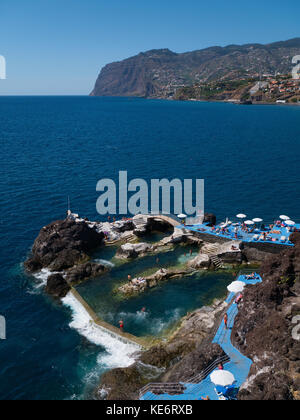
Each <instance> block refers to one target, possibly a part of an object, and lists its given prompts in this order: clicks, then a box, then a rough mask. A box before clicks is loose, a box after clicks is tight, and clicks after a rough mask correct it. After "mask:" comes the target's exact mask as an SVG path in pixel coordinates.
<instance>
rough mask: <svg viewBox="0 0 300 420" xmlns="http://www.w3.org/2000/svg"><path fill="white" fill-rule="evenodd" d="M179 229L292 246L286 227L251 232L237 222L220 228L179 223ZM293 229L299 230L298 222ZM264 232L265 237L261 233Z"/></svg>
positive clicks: (214, 235) (217, 236)
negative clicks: (236, 230)
mask: <svg viewBox="0 0 300 420" xmlns="http://www.w3.org/2000/svg"><path fill="white" fill-rule="evenodd" d="M237 226H238V233H237V238H236V236H235V228H236V227H237ZM177 227H178V228H180V229H186V230H190V231H192V232H196V233H198V234H200V235H201V234H205V235H210V236H212V237H216V238H222V239H225V240H226V239H227V240H231V241H232V240H239V241H243V242H245V243H261V244H272V245H274V244H277V245H285V246H294V244H293V243H292V242H290V241H289V238H290V235H291V234H292V232H291V231H290V230H289V229H288V228H287V227H282V226H275V227H274V228H273V229H272V230H270V229H269V230H266V231H261V230H260V229H255V230H254V231H253V232H251V233H249V232H245V231H243V230H242V229H241V226H240V225H239V224H231V225H229V226H227V227H225V228H223V229H222V227H221V225H218V226H215V228H212V227H209V226H207V224H197V225H186V226H185V225H180V226H177ZM294 229H297V230H300V224H296V225H295V226H294ZM264 233H266V238H264V236H263V234H264Z"/></svg>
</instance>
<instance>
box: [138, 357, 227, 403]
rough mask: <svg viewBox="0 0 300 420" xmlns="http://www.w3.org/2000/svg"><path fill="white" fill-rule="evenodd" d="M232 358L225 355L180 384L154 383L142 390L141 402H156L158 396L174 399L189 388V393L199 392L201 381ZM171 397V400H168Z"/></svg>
mask: <svg viewBox="0 0 300 420" xmlns="http://www.w3.org/2000/svg"><path fill="white" fill-rule="evenodd" d="M229 361H230V358H229V357H228V356H227V355H225V356H222V357H219V358H217V359H216V360H215V361H214V362H213V363H212V364H211V365H209V366H208V367H207V368H206V369H205V370H204V371H202V372H201V373H199V374H198V375H196V376H194V377H193V378H182V380H181V382H179V383H152V384H148V385H146V386H145V387H144V388H143V389H141V390H140V400H152V399H153V400H155V399H157V398H156V396H159V395H164V399H172V395H181V394H183V393H184V391H185V390H186V389H187V387H188V388H189V393H191V394H193V393H195V392H197V388H198V386H199V384H200V383H201V381H203V380H204V379H205V378H206V377H207V376H208V375H209V374H210V373H212V372H213V371H214V370H215V369H216V368H217V366H218V365H219V364H220V363H222V364H225V363H228V362H229ZM167 396H169V398H167Z"/></svg>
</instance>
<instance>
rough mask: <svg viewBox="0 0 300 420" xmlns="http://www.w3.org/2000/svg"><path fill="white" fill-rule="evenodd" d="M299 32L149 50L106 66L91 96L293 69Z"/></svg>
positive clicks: (152, 91) (172, 89) (163, 93)
mask: <svg viewBox="0 0 300 420" xmlns="http://www.w3.org/2000/svg"><path fill="white" fill-rule="evenodd" d="M297 54H300V38H295V39H292V40H289V41H284V42H277V43H273V44H267V45H261V44H248V45H242V46H239V45H229V46H227V47H211V48H206V49H203V50H198V51H193V52H187V53H182V54H177V53H174V52H172V51H170V50H168V49H161V50H151V51H148V52H144V53H140V54H138V55H137V56H134V57H131V58H128V59H126V60H123V61H120V62H116V63H112V64H108V65H107V66H105V67H104V68H103V69H102V71H101V73H100V75H99V77H98V79H97V81H96V84H95V87H94V89H93V91H92V93H91V95H92V96H136V97H162V98H168V97H172V96H174V94H175V93H176V91H177V89H180V88H182V87H185V86H192V85H194V84H196V83H199V82H208V81H212V80H224V79H230V80H233V79H238V78H241V77H242V78H247V77H248V78H251V77H253V76H257V75H258V74H259V73H261V72H262V73H270V74H274V73H275V72H280V73H283V74H287V73H291V70H292V57H293V56H295V55H297Z"/></svg>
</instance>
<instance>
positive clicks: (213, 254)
mask: <svg viewBox="0 0 300 420" xmlns="http://www.w3.org/2000/svg"><path fill="white" fill-rule="evenodd" d="M218 250H219V246H218V245H216V244H206V245H205V254H207V255H208V256H209V258H210V259H211V262H212V263H213V265H214V266H215V267H216V268H218V269H221V268H223V261H222V260H221V259H220V258H219V257H218V256H217V252H218Z"/></svg>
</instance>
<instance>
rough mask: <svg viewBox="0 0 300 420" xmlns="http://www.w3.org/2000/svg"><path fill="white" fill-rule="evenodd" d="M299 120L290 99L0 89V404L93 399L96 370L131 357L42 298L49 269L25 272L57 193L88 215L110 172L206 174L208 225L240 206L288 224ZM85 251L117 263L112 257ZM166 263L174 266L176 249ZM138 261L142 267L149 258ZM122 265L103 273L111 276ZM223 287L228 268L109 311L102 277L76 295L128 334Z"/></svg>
mask: <svg viewBox="0 0 300 420" xmlns="http://www.w3.org/2000/svg"><path fill="white" fill-rule="evenodd" d="M299 122H300V107H299V106H265V105H259V106H238V105H233V104H224V103H204V102H175V101H159V100H144V99H131V98H90V97H0V142H1V152H0V171H1V177H0V191H1V218H0V231H1V242H0V315H3V316H5V318H6V322H7V339H6V340H1V341H0V360H1V361H0V375H1V381H0V399H1V400H3V399H36V400H41V399H52V400H55V399H67V400H69V399H89V398H93V390H94V387H95V386H96V384H97V383H98V382H99V377H100V375H101V373H103V372H104V371H105V370H107V369H110V368H112V367H118V366H128V365H129V364H130V363H131V362H132V360H133V359H132V356H131V354H132V352H133V351H134V349H132V348H129V347H128V346H126V345H124V346H122V348H120V346H119V343H116V341H115V340H114V339H113V338H112V337H109V336H105V334H103V333H100V332H99V331H97V330H95V329H93V328H92V327H91V326H90V323H89V317H88V315H87V314H86V313H85V312H84V311H83V310H82V308H81V307H80V306H78V304H77V303H76V302H74V301H72V299H70V297H67V298H66V299H65V300H64V302H63V303H60V302H55V301H53V299H51V298H49V297H47V296H46V295H45V294H44V293H43V284H44V280H45V278H46V274H47V273H45V272H42V273H39V275H38V276H37V277H31V276H27V275H26V274H25V273H24V271H23V268H22V263H23V262H24V260H25V259H26V257H27V255H28V253H29V252H30V248H31V246H32V243H33V241H34V239H35V238H36V236H37V234H38V232H39V230H40V229H41V228H42V227H43V226H44V225H46V224H48V223H50V222H52V221H54V220H57V219H61V218H63V217H64V216H65V212H66V208H67V197H68V196H70V199H71V207H72V210H73V211H74V212H76V213H79V214H80V215H82V216H87V217H89V218H91V219H99V218H100V216H99V215H98V214H97V212H96V200H97V198H98V194H99V193H97V192H96V184H97V181H98V180H99V179H101V178H112V179H115V180H117V179H118V173H119V171H121V170H127V171H128V177H129V178H143V179H146V180H150V179H151V178H169V179H173V178H181V179H186V178H192V179H194V178H201V179H202V178H204V179H205V206H206V210H207V211H209V212H214V213H216V214H217V216H218V219H219V220H221V219H223V218H225V217H227V216H228V217H232V216H234V215H235V214H237V213H240V212H243V213H244V212H245V213H246V214H247V215H249V217H250V218H253V217H262V218H263V219H265V220H268V221H271V220H273V219H274V218H277V217H278V215H279V214H287V215H289V216H290V217H291V218H292V219H295V220H296V221H298V220H299V208H300V194H299V181H300V174H299V158H300V144H299V138H300V124H299ZM95 258H102V259H103V258H104V259H105V260H107V261H108V262H110V263H111V264H113V263H114V261H113V255H101V252H100V253H99V255H97V256H95ZM164 258H166V259H167V258H170V260H169V264H170V265H172V264H174V259H175V260H176V261H175V262H177V263H180V261H181V259H182V258H184V256H183V255H182V254H181V253H180V252H179V253H178V254H176V255H175V254H174V255H171V256H169V257H168V256H165V257H164ZM111 261H113V262H111ZM166 261H167V260H166ZM143 264H145V265H144V266H143V267H141V270H146V269H149V267H150V266H151V265H152V264H153V265H154V264H155V261H146V260H145V263H143ZM126 269H127V268H126ZM126 269H125V268H124V267H123V268H122V267H114V268H113V270H114V271H112V277H113V279H114V280H113V281H115V282H116V284H117V283H118V282H119V281H121V279H122V276H125V272H126ZM131 269H132V270H133V271H134V269H137V266H136V267H135V268H134V266H133V267H132V268H131ZM126 274H127V272H126ZM230 281H231V277H230V275H228V274H226V275H225V274H224V275H220V274H215V275H213V276H212V278H210V279H208V278H207V276H204V277H203V276H198V277H196V278H186V279H183V280H182V281H175V282H173V283H172V282H171V283H170V284H166V285H163V286H161V287H160V288H158V289H157V290H156V291H155V292H153V293H149V294H146V295H145V296H144V297H140V298H139V299H137V300H131V301H130V302H124V301H120V302H116V301H114V299H113V298H111V297H110V299H108V301H107V307H105V305H104V301H105V299H103V295H101V291H103V293H104V296H105V293H107V294H108V295H109V296H111V295H110V293H111V289H110V288H109V287H108V284H109V279H107V278H106V279H105V280H104V281H103V283H102V284H101V281H100V279H99V280H96V281H95V282H91V283H90V286H91V288H89V284H86V285H83V286H82V293H85V294H86V297H87V299H88V298H89V293H90V294H91V292H90V290H95V291H96V292H97V293H98V296H99V300H97V299H96V300H95V299H94V302H92V303H93V304H94V305H95V309H96V310H97V311H98V313H100V314H101V315H102V316H104V317H106V319H107V320H110V321H111V322H117V319H118V317H119V316H122V317H124V318H125V322H127V324H128V326H130V328H131V329H132V331H133V332H134V333H136V334H137V335H143V333H147V334H156V335H159V334H163V332H164V331H167V330H168V329H170V328H172V327H173V326H174V325H176V322H178V320H179V319H180V317H182V316H183V315H185V314H186V313H187V312H188V311H190V310H193V309H195V308H197V307H200V306H202V305H205V304H207V303H209V302H210V301H211V300H212V299H213V298H214V297H221V296H223V295H224V294H225V292H226V285H227V284H228V282H230ZM97 282H98V283H99V284H98V283H97ZM191 282H193V283H191ZM102 287H103V289H101V288H102ZM93 288H94V289H93ZM195 291H196V293H195ZM95 296H97V294H95ZM100 297H101V299H102V301H101V299H100ZM90 298H92V297H91V296H90ZM99 302H100V303H99ZM101 302H102V303H101ZM142 305H146V306H147V309H149V312H148V315H147V316H148V319H145V318H142V317H141V314H140V313H139V310H140V309H141V307H143V306H142Z"/></svg>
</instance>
